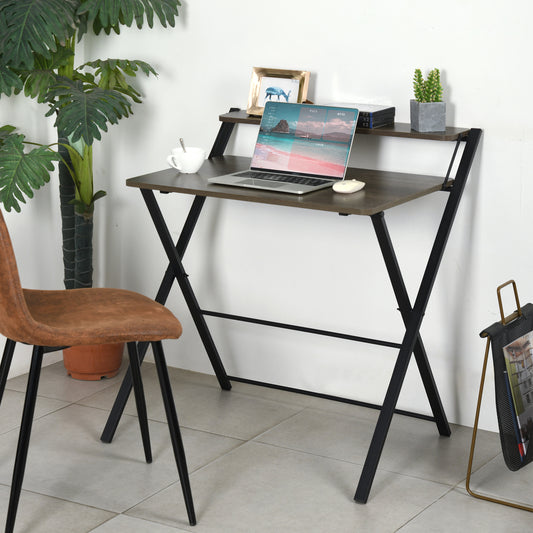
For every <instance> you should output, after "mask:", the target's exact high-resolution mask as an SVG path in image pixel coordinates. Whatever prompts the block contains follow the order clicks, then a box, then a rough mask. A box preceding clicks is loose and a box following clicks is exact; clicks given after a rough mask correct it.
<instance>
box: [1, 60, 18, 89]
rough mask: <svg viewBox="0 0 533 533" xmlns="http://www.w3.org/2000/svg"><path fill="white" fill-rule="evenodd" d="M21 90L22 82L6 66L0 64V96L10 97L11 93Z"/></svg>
mask: <svg viewBox="0 0 533 533" xmlns="http://www.w3.org/2000/svg"><path fill="white" fill-rule="evenodd" d="M21 90H22V81H21V79H20V78H19V77H18V76H17V74H16V73H15V72H13V71H12V70H11V69H10V68H8V67H7V66H6V65H4V64H1V63H0V94H5V95H6V96H11V93H12V92H15V93H17V92H20V91H21Z"/></svg>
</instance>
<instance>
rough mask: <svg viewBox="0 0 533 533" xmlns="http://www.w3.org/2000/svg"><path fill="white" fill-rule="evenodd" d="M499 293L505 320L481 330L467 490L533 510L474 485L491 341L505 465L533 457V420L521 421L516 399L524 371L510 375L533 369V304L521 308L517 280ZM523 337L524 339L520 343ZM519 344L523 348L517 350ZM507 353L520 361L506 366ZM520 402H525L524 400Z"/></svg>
mask: <svg viewBox="0 0 533 533" xmlns="http://www.w3.org/2000/svg"><path fill="white" fill-rule="evenodd" d="M511 284H512V286H513V290H514V296H515V300H516V311H514V312H513V313H512V314H511V315H509V316H507V317H506V316H505V314H504V312H503V305H502V299H501V289H503V288H504V287H506V286H508V285H511ZM496 292H497V295H498V303H499V307H500V316H501V322H496V323H494V324H492V326H490V327H488V328H486V329H484V330H483V331H482V332H481V333H480V336H481V337H483V338H486V339H487V344H486V349H485V358H484V360H483V370H482V372H481V384H480V387H479V395H478V403H477V409H476V417H475V421H474V428H473V433H472V444H471V446H470V457H469V460H468V469H467V475H466V490H467V491H468V493H469V494H471V495H472V496H474V497H476V498H480V499H482V500H487V501H491V502H494V503H500V504H502V505H508V506H509V507H515V508H517V509H523V510H526V511H532V512H533V507H530V506H527V505H521V504H517V503H513V502H509V501H506V500H499V499H496V498H491V497H489V496H486V495H482V494H479V493H475V492H474V491H473V490H472V489H471V488H470V477H471V474H472V462H473V458H474V448H475V444H476V436H477V428H478V421H479V412H480V409H481V400H482V397H483V386H484V382H485V374H486V370H487V361H488V355H489V347H490V346H491V344H492V357H493V363H494V385H495V396H496V414H497V417H498V428H499V432H500V441H501V447H502V453H503V458H504V460H505V464H506V465H507V467H508V468H509V470H511V471H516V470H519V469H520V468H523V467H524V466H526V465H527V464H528V463H530V462H531V461H532V460H533V431H532V429H533V428H532V427H531V425H533V423H532V424H531V425H530V424H526V423H524V421H523V420H522V422H520V420H519V417H518V415H517V409H516V408H515V406H516V403H515V402H516V401H517V400H516V397H517V396H518V395H519V391H520V388H519V386H518V384H519V382H518V381H517V376H520V374H519V373H518V372H514V371H512V372H511V373H512V374H513V376H512V377H510V376H509V372H508V370H510V369H511V368H519V369H520V371H521V372H527V368H528V366H529V367H530V370H533V360H532V358H533V355H532V352H533V349H532V348H533V304H531V303H528V304H526V305H525V306H524V307H520V302H519V300H518V292H517V289H516V283H515V282H514V281H513V280H510V281H508V282H506V283H504V284H502V285H500V286H499V287H498V288H497V290H496ZM528 335H529V336H530V338H531V342H529V343H528ZM521 340H522V341H523V342H520V341H521ZM526 345H528V346H529V348H527V350H526V349H525V347H526ZM518 347H520V348H519V349H517V348H518ZM518 352H520V354H521V355H520V356H519V357H518V356H517V357H516V359H514V357H515V354H517V353H518ZM506 353H507V354H512V355H511V357H512V358H513V361H516V362H511V363H510V365H511V366H509V367H508V366H507V365H506V355H505V354H506ZM528 360H529V361H528ZM528 362H529V364H528ZM513 384H514V387H513ZM513 392H514V396H513ZM513 398H515V400H513ZM518 401H521V399H520V400H518ZM532 409H533V408H532ZM519 412H524V406H523V405H521V406H519ZM523 418H524V416H522V419H523ZM520 426H521V427H520Z"/></svg>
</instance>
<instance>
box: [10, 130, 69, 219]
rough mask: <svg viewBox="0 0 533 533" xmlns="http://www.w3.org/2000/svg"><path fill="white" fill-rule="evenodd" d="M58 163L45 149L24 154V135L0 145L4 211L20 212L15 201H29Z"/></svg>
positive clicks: (13, 137)
mask: <svg viewBox="0 0 533 533" xmlns="http://www.w3.org/2000/svg"><path fill="white" fill-rule="evenodd" d="M3 129H4V128H1V129H0V132H1V131H2V130H3ZM58 160H59V155H58V154H57V153H56V152H54V151H52V150H50V148H49V147H48V146H39V147H38V148H34V149H33V150H31V151H30V152H28V153H24V135H20V134H19V135H17V134H12V135H8V136H7V137H6V138H5V139H4V142H3V143H2V145H1V146H0V202H2V203H3V204H4V208H5V209H6V211H11V209H15V211H17V212H20V203H19V202H22V203H26V199H25V197H28V198H33V191H35V190H37V189H40V188H41V187H42V186H43V185H44V184H46V183H48V182H49V181H50V172H51V171H52V170H54V164H53V163H54V161H58Z"/></svg>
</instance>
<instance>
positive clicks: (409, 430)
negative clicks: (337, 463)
mask: <svg viewBox="0 0 533 533" xmlns="http://www.w3.org/2000/svg"><path fill="white" fill-rule="evenodd" d="M363 411H364V413H363ZM377 416H378V413H377V412H376V411H374V410H370V409H364V410H361V409H360V408H356V409H354V415H353V416H345V415H341V414H337V413H332V412H326V411H322V410H317V409H306V410H304V411H302V412H300V413H298V414H297V415H295V416H294V417H292V418H291V419H290V420H287V421H285V422H283V423H281V424H279V425H278V426H276V427H275V428H273V429H272V430H270V431H267V432H266V433H264V434H263V435H260V436H259V437H258V438H257V440H259V441H261V442H265V443H269V444H274V445H276V446H284V447H287V448H291V449H295V450H301V451H304V452H308V453H313V454H316V455H322V456H324V457H330V458H334V459H340V460H343V461H350V462H353V463H357V464H363V463H364V461H365V459H366V454H367V452H368V447H369V445H370V441H371V438H372V435H373V432H374V427H375V423H376V420H377ZM470 439H471V430H470V429H467V428H464V427H461V426H453V427H452V436H451V437H440V436H439V434H438V432H437V428H436V426H435V424H434V423H433V422H429V421H426V420H420V419H416V418H411V417H406V416H402V415H395V416H394V418H393V421H392V424H391V428H390V430H389V434H388V437H387V441H386V443H385V447H384V451H383V455H382V456H381V460H380V463H379V468H380V469H382V470H388V471H391V472H396V473H401V474H406V475H410V476H416V477H421V478H424V479H428V480H431V481H437V482H439V483H447V484H450V485H455V484H457V483H458V482H460V481H461V480H462V479H464V478H465V476H466V465H467V460H468V453H469V451H470ZM483 440H484V444H481V445H480V446H479V450H478V454H477V457H476V461H477V462H476V464H477V465H480V464H484V463H485V462H487V461H489V460H490V459H492V458H493V457H494V456H495V455H496V454H497V453H498V449H499V441H498V439H497V437H496V436H495V435H493V434H487V435H486V438H484V439H483Z"/></svg>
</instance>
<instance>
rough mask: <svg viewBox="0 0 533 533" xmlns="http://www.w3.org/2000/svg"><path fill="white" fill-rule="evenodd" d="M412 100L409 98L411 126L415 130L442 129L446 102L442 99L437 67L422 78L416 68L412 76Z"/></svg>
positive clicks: (444, 124)
mask: <svg viewBox="0 0 533 533" xmlns="http://www.w3.org/2000/svg"><path fill="white" fill-rule="evenodd" d="M413 89H414V96H415V98H414V100H411V128H412V129H414V130H416V131H421V132H427V131H444V130H445V129H446V103H445V102H443V101H442V83H441V80H440V71H439V69H438V68H434V69H433V70H431V71H430V72H429V73H428V75H427V78H426V79H424V76H423V75H422V71H421V70H420V69H419V68H417V69H415V74H414V78H413Z"/></svg>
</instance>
